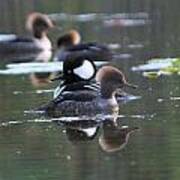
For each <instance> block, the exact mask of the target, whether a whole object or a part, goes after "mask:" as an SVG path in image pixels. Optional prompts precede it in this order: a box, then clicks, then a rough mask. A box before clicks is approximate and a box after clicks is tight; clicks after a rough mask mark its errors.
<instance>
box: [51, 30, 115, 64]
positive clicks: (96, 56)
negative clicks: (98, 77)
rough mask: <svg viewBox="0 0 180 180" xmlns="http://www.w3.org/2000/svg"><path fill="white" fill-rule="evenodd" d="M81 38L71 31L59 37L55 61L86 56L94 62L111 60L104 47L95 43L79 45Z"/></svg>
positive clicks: (109, 52)
mask: <svg viewBox="0 0 180 180" xmlns="http://www.w3.org/2000/svg"><path fill="white" fill-rule="evenodd" d="M80 41H81V36H80V34H79V32H78V31H76V30H71V31H69V32H68V33H66V34H64V35H63V36H61V37H59V39H58V41H57V47H58V49H59V51H58V52H57V53H56V54H55V57H54V60H55V61H66V60H67V59H71V58H76V57H79V56H82V55H83V56H86V58H88V59H93V60H94V61H108V60H109V59H112V57H113V53H112V51H111V50H110V49H109V48H108V47H107V46H106V45H105V44H99V43H96V42H88V43H80Z"/></svg>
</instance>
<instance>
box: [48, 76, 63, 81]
mask: <svg viewBox="0 0 180 180" xmlns="http://www.w3.org/2000/svg"><path fill="white" fill-rule="evenodd" d="M63 79H64V76H63V75H62V74H59V75H57V76H56V77H54V78H52V79H51V81H57V80H63Z"/></svg>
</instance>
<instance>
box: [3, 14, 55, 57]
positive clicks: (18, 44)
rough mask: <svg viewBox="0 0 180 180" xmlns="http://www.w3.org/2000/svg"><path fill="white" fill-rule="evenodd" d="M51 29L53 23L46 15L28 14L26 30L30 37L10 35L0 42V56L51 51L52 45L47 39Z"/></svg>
mask: <svg viewBox="0 0 180 180" xmlns="http://www.w3.org/2000/svg"><path fill="white" fill-rule="evenodd" d="M52 27H53V23H52V21H51V20H50V19H49V17H48V16H47V15H45V14H41V13H37V12H33V13H31V14H29V15H28V17H27V21H26V28H27V30H28V31H29V32H30V33H31V34H32V36H31V37H19V36H16V35H11V36H10V37H9V38H6V40H2V41H0V54H3V53H12V54H13V53H22V54H23V53H25V52H26V53H35V52H39V51H51V50H52V45H51V42H50V40H49V38H48V37H47V32H48V30H49V29H50V28H52Z"/></svg>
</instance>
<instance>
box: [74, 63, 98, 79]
mask: <svg viewBox="0 0 180 180" xmlns="http://www.w3.org/2000/svg"><path fill="white" fill-rule="evenodd" d="M73 71H74V74H76V75H78V76H79V77H81V78H82V79H89V78H91V77H92V76H93V74H94V71H95V70H94V66H93V65H92V63H91V62H89V61H88V60H84V62H83V64H82V65H81V66H80V67H77V68H75V69H74V70H73Z"/></svg>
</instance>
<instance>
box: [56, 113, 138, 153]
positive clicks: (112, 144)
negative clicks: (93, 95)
mask: <svg viewBox="0 0 180 180" xmlns="http://www.w3.org/2000/svg"><path fill="white" fill-rule="evenodd" d="M59 124H61V125H63V126H64V127H65V129H66V135H67V137H68V140H69V141H71V142H72V143H73V144H78V143H79V142H82V141H90V140H93V139H94V138H95V137H96V136H97V135H98V132H99V138H98V142H99V145H100V147H101V149H102V150H103V151H105V152H116V151H120V150H122V149H123V148H124V147H125V146H126V145H127V143H128V140H129V137H130V135H131V134H132V133H133V132H135V131H137V130H139V128H138V127H128V126H120V125H118V124H117V118H116V116H112V117H108V118H107V119H106V118H105V120H102V121H99V120H98V121H94V120H90V119H88V118H87V119H81V120H78V121H73V120H72V121H68V122H66V121H64V122H63V123H62V122H61V123H59Z"/></svg>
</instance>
